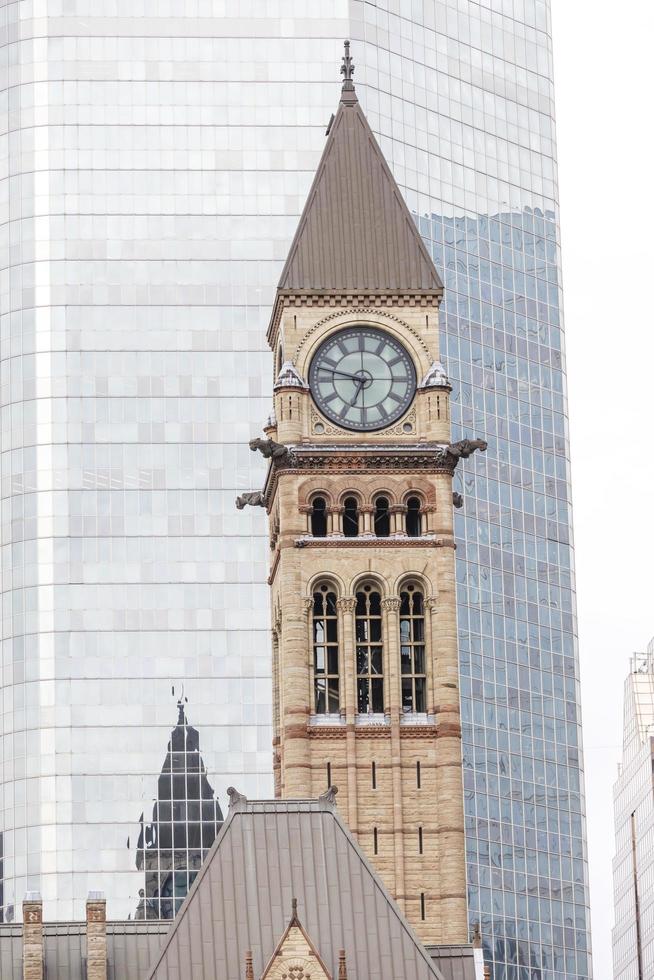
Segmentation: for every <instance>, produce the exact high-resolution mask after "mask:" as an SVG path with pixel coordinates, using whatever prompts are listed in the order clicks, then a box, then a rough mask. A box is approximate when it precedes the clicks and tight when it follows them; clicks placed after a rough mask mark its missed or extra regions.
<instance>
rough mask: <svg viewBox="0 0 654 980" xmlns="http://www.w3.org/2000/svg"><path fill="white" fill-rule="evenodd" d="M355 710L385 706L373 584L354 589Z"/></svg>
mask: <svg viewBox="0 0 654 980" xmlns="http://www.w3.org/2000/svg"><path fill="white" fill-rule="evenodd" d="M355 636H356V655H357V711H358V712H359V714H364V715H365V714H371V713H373V712H374V713H377V712H382V711H383V710H384V666H383V662H384V658H383V652H384V651H383V642H382V608H381V595H380V594H379V592H378V591H377V589H376V588H375V586H374V585H364V586H362V587H360V588H359V589H358V590H357V593H356V607H355Z"/></svg>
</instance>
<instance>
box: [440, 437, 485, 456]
mask: <svg viewBox="0 0 654 980" xmlns="http://www.w3.org/2000/svg"><path fill="white" fill-rule="evenodd" d="M487 449H488V443H487V442H486V440H485V439H461V440H460V442H452V443H450V445H449V446H448V447H447V451H448V453H449V454H450V456H454V457H455V458H456V459H468V458H469V457H470V456H472V454H473V453H476V452H477V450H479V452H480V453H485V452H486V450H487Z"/></svg>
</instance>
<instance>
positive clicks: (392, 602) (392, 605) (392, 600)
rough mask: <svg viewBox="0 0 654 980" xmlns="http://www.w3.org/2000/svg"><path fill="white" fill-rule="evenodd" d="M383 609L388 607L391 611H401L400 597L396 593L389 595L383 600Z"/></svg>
mask: <svg viewBox="0 0 654 980" xmlns="http://www.w3.org/2000/svg"><path fill="white" fill-rule="evenodd" d="M381 604H382V609H388V611H389V612H399V610H400V597H399V596H396V595H389V596H387V597H386V598H385V599H382V601H381Z"/></svg>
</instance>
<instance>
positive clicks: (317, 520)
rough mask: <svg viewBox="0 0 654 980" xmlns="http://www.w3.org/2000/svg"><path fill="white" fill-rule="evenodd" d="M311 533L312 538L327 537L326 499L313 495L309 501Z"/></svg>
mask: <svg viewBox="0 0 654 980" xmlns="http://www.w3.org/2000/svg"><path fill="white" fill-rule="evenodd" d="M311 533H312V534H313V536H314V538H326V537H327V501H326V500H325V498H324V497H314V498H313V500H312V502H311Z"/></svg>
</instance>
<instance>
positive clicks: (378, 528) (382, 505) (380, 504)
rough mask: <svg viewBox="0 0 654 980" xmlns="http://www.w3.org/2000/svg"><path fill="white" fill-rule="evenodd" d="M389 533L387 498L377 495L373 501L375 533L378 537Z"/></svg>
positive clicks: (389, 520) (385, 536)
mask: <svg viewBox="0 0 654 980" xmlns="http://www.w3.org/2000/svg"><path fill="white" fill-rule="evenodd" d="M390 533H391V519H390V515H389V513H388V499H387V498H386V497H377V499H376V501H375V534H376V535H377V537H378V538H387V537H388V536H389V534H390Z"/></svg>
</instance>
